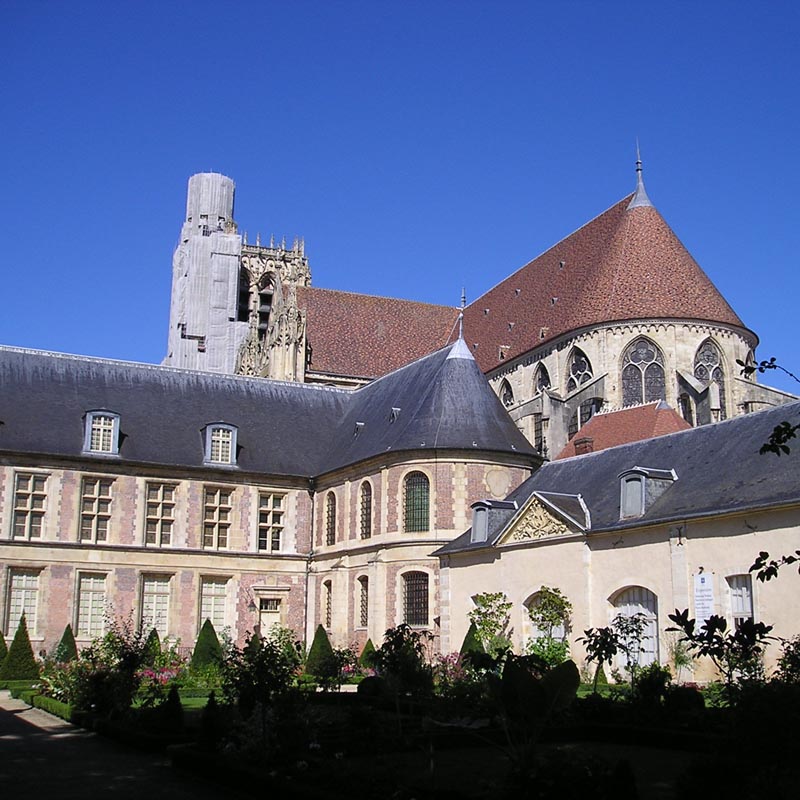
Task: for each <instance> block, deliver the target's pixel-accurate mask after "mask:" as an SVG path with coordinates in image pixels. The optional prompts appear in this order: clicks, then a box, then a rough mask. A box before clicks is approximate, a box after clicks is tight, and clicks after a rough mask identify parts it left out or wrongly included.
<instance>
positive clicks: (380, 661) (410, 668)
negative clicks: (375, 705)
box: [375, 622, 433, 694]
mask: <svg viewBox="0 0 800 800" xmlns="http://www.w3.org/2000/svg"><path fill="white" fill-rule="evenodd" d="M432 638H433V636H432V635H431V634H430V633H427V632H426V631H416V630H414V629H413V628H412V627H411V626H410V625H407V624H406V623H404V622H403V623H401V624H400V625H398V626H397V627H395V628H389V630H388V631H386V634H385V635H384V640H383V644H382V645H381V646H380V647H379V648H378V650H376V651H375V667H376V669H377V670H378V672H379V674H380V675H381V676H382V677H383V678H385V679H386V682H387V683H388V684H389V686H390V687H391V689H392V690H393V691H394V692H395V693H397V694H401V693H405V692H414V693H416V694H430V693H431V691H432V690H433V671H432V669H431V667H430V665H429V664H428V663H427V661H426V658H425V645H426V643H427V642H429V641H430V640H431V639H432Z"/></svg>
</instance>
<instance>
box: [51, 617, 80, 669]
mask: <svg viewBox="0 0 800 800" xmlns="http://www.w3.org/2000/svg"><path fill="white" fill-rule="evenodd" d="M77 657H78V646H77V645H76V644H75V635H74V634H73V633H72V625H67V627H66V628H64V633H63V634H62V635H61V641H60V642H59V643H58V645H56V649H55V652H54V653H53V658H54V659H55V660H56V661H57V662H58V663H59V664H66V663H67V662H68V661H75V659H76V658H77Z"/></svg>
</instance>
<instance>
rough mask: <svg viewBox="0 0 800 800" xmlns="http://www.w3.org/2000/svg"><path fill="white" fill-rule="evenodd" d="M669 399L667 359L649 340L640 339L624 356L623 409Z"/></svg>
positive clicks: (634, 342)
mask: <svg viewBox="0 0 800 800" xmlns="http://www.w3.org/2000/svg"><path fill="white" fill-rule="evenodd" d="M666 399H667V394H666V381H665V379H664V356H663V355H662V353H661V350H659V349H658V347H656V346H655V345H654V344H653V343H652V342H651V341H650V340H649V339H645V338H644V337H639V338H638V339H636V340H635V341H633V342H631V344H629V345H628V346H627V347H626V348H625V352H624V353H623V355H622V405H623V406H634V405H641V404H642V403H650V402H652V401H653V400H666Z"/></svg>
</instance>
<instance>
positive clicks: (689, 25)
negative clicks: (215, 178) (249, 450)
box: [0, 0, 800, 390]
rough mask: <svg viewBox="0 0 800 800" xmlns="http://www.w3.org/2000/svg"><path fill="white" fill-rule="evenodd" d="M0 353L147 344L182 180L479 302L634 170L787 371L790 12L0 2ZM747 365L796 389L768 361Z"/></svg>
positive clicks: (259, 222) (156, 318)
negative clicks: (762, 367)
mask: <svg viewBox="0 0 800 800" xmlns="http://www.w3.org/2000/svg"><path fill="white" fill-rule="evenodd" d="M0 18H1V19H2V26H0V52H2V59H3V81H2V88H0V113H1V114H2V120H3V124H2V128H0V131H1V134H0V135H1V136H2V142H3V147H2V151H1V152H0V159H2V165H1V166H2V171H1V172H0V174H1V175H2V179H3V184H4V186H3V190H2V192H0V214H1V215H2V220H3V222H4V236H3V238H2V242H3V246H2V250H0V253H1V255H0V259H2V261H0V265H1V268H2V277H3V280H2V287H3V290H2V291H3V295H2V296H3V300H4V302H3V303H2V314H0V343H2V344H9V345H20V346H28V347H35V348H45V349H51V350H59V351H65V352H73V353H82V354H88V355H98V356H106V357H113V358H123V359H132V360H139V361H152V362H158V361H160V360H161V358H163V356H164V353H165V348H166V340H167V317H168V310H169V287H170V271H171V258H172V250H173V248H174V246H175V243H176V241H177V237H178V233H179V230H180V224H181V220H182V216H183V211H184V204H185V192H186V181H187V179H188V177H189V176H190V175H191V174H192V173H194V172H200V171H206V170H215V171H219V172H223V173H225V174H227V175H229V176H231V177H232V178H234V180H235V181H236V184H237V198H236V218H237V221H238V223H239V227H240V230H241V231H245V230H246V231H247V232H248V234H249V236H250V239H251V240H252V239H254V238H255V234H256V232H258V231H260V232H261V235H262V238H263V237H268V236H269V234H270V233H274V234H275V235H276V236H277V237H281V236H283V235H285V236H286V237H287V239H289V240H290V241H291V239H292V238H293V237H294V236H303V237H305V240H306V252H307V254H308V255H309V258H310V260H311V266H312V271H313V279H314V284H315V285H317V286H322V287H327V288H337V289H345V290H351V291H361V292H366V293H370V294H383V295H389V296H395V297H404V298H412V299H419V300H425V301H429V302H436V303H452V304H454V305H456V304H457V303H458V301H459V297H460V293H461V287H462V285H463V286H465V287H466V290H467V296H468V299H474V298H475V297H476V296H477V295H479V294H481V293H482V292H483V291H485V290H486V289H488V288H490V287H491V286H492V285H494V284H495V283H496V282H497V281H499V280H500V279H501V278H503V277H504V276H506V275H507V274H509V273H510V272H512V271H513V270H515V269H517V268H518V267H520V266H521V265H522V264H524V263H525V262H527V261H529V260H530V259H531V258H533V257H535V256H536V255H538V254H539V253H540V252H541V251H543V250H544V249H546V248H547V247H549V246H550V245H552V244H554V243H555V242H556V241H558V240H559V239H561V238H563V237H564V236H566V235H567V234H569V233H570V232H572V231H573V230H574V229H576V228H578V227H580V226H581V225H582V224H583V223H585V222H586V221H588V220H589V219H590V218H592V217H594V216H596V215H597V214H599V213H600V212H602V211H603V210H605V209H606V208H607V207H609V206H610V205H612V204H613V203H615V202H616V201H617V200H619V199H620V198H621V197H623V196H624V195H626V194H627V193H628V192H630V191H632V189H633V187H634V184H635V175H634V160H635V139H636V137H637V136H638V138H639V140H640V142H641V149H642V156H643V159H644V163H645V180H646V184H647V189H648V193H649V195H650V198H651V199H652V200H653V202H654V204H655V205H656V207H657V208H658V209H659V210H660V211H661V213H662V214H663V216H664V217H665V219H666V220H667V222H669V224H670V225H671V226H672V227H673V229H674V230H675V231H676V233H677V234H678V236H679V237H680V238H681V239H682V241H683V242H684V243H685V244H686V246H687V247H688V248H689V250H690V252H691V253H692V254H693V255H694V256H695V258H696V259H697V261H698V262H699V263H700V265H701V266H702V267H703V268H704V269H705V270H706V272H707V273H708V274H709V276H710V277H711V279H712V280H713V281H714V282H715V284H716V285H717V287H718V288H719V289H720V290H721V291H722V293H723V294H724V295H725V297H726V298H727V299H728V301H729V302H730V303H731V305H732V306H733V307H734V309H735V310H736V311H737V312H738V314H739V316H740V317H741V318H742V319H743V320H744V322H745V324H746V325H748V326H749V327H750V328H751V329H753V330H755V331H756V332H757V333H758V335H759V336H760V338H761V347H760V348H759V352H758V355H759V357H761V358H767V357H768V356H772V355H774V356H776V357H777V358H778V359H779V360H780V361H781V362H783V363H785V364H787V365H788V366H790V367H793V368H794V369H795V371H800V354H798V353H797V351H796V349H795V340H796V334H797V317H798V308H797V298H798V296H799V295H800V291H799V290H800V270H799V269H798V253H800V225H798V221H800V200H799V199H798V184H799V183H800V174H799V173H800V146H798V142H800V111H799V110H798V106H799V105H800V104H799V103H798V99H800V98H798V85H799V81H798V79H799V78H800V48H799V47H798V42H800V5H798V4H797V3H795V2H767V3H763V4H754V3H744V2H742V3H738V2H724V3H723V2H719V3H715V2H705V3H696V2H695V3H656V4H653V3H614V2H605V3H597V2H559V3H547V4H545V3H535V2H527V3H518V2H482V3H479V2H469V1H466V2H435V0H429V2H413V1H411V2H402V3H388V2H386V3H384V2H378V1H377V0H373V1H372V2H347V1H343V2H335V1H334V0H330V1H329V2H322V1H321V0H317V2H303V1H302V0H300V1H295V2H281V3H278V2H232V3H219V2H215V3H211V2H204V1H202V0H201V1H198V2H169V1H168V0H167V1H166V2H164V1H163V0H162V2H160V3H150V2H136V3H130V2H126V3H122V2H119V3H117V2H103V3H92V2H75V3H63V2H36V0H6V2H5V3H3V7H2V16H1V17H0ZM765 382H767V383H771V384H773V385H777V386H780V387H783V388H786V389H789V390H792V388H793V386H794V388H800V387H796V385H793V384H792V383H791V382H787V381H783V380H781V379H780V378H779V376H774V375H770V376H767V380H766V381H765Z"/></svg>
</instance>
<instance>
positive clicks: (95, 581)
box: [75, 572, 106, 639]
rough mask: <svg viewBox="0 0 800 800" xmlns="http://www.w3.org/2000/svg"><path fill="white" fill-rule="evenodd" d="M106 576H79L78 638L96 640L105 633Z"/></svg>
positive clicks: (76, 628)
mask: <svg viewBox="0 0 800 800" xmlns="http://www.w3.org/2000/svg"><path fill="white" fill-rule="evenodd" d="M105 614H106V576H105V575H100V574H97V573H88V572H87V573H82V574H80V575H78V619H77V624H76V626H75V631H76V634H77V636H79V637H80V638H83V639H94V638H96V637H98V636H102V634H103V633H104V632H105Z"/></svg>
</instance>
